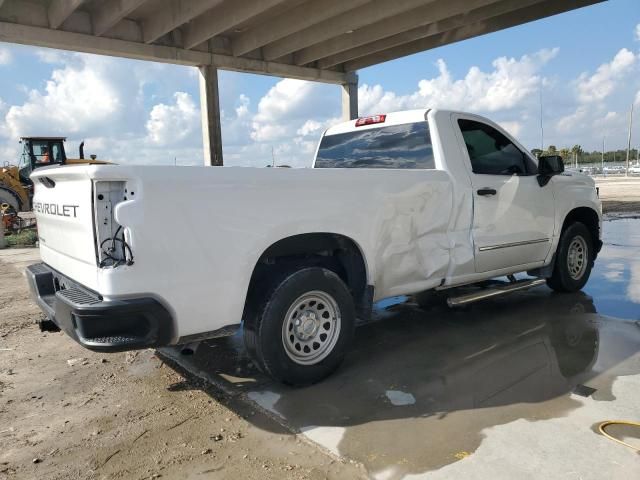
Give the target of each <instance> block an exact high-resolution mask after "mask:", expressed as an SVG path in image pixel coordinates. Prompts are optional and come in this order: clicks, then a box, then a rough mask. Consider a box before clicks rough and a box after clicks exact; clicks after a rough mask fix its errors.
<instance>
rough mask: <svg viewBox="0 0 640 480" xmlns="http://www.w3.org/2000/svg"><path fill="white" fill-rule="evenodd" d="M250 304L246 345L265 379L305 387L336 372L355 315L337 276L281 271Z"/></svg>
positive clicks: (308, 270) (310, 270)
mask: <svg viewBox="0 0 640 480" xmlns="http://www.w3.org/2000/svg"><path fill="white" fill-rule="evenodd" d="M252 302H253V304H252V305H250V306H249V308H248V309H247V315H246V317H247V318H245V321H244V339H245V345H246V348H247V350H248V352H249V354H250V355H251V357H252V359H253V360H254V362H255V363H256V364H257V365H258V367H259V368H260V369H261V370H263V371H264V372H265V373H266V374H268V375H270V376H271V377H273V378H274V379H275V380H278V381H280V382H283V383H287V384H290V385H308V384H312V383H315V382H318V381H320V380H322V379H323V378H325V377H326V376H328V375H329V374H331V373H332V372H333V371H334V370H335V369H336V368H338V366H339V365H340V363H341V362H342V359H343V358H344V354H345V353H346V350H347V348H348V346H349V344H350V342H351V339H352V337H353V331H354V328H355V316H356V314H355V306H354V301H353V297H352V296H351V293H350V292H349V289H348V288H347V286H346V285H345V284H344V282H343V281H342V280H341V279H340V277H338V275H336V274H335V273H334V272H332V271H330V270H327V269H325V268H321V267H306V268H301V269H298V270H293V271H291V270H289V271H288V272H281V273H280V274H278V275H274V276H273V278H272V280H271V281H270V282H269V286H268V288H266V290H265V292H264V294H262V295H260V296H259V297H258V298H255V299H254V300H252Z"/></svg>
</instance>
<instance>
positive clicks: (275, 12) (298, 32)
mask: <svg viewBox="0 0 640 480" xmlns="http://www.w3.org/2000/svg"><path fill="white" fill-rule="evenodd" d="M600 1H602V0H0V41H4V42H12V43H20V44H25V45H36V46H41V47H50V48H59V49H64V50H73V51H78V52H88V53H95V54H102V55H111V56H117V57H127V58H135V59H140V60H151V61H156V62H166V63H174V64H180V65H190V66H196V67H198V68H199V70H200V95H201V103H202V112H203V132H204V133H203V134H204V144H205V145H204V147H205V163H206V164H207V165H222V138H221V133H220V105H219V98H218V69H226V70H235V71H240V72H252V73H260V74H266V75H275V76H279V77H289V78H298V79H304V80H314V81H319V82H327V83H333V84H338V85H341V86H342V99H343V100H342V111H343V116H344V117H345V118H347V119H349V118H355V117H357V116H358V97H357V91H358V77H357V74H356V71H357V70H358V69H360V68H365V67H368V66H371V65H376V64H378V63H381V62H385V61H388V60H393V59H395V58H399V57H403V56H405V55H410V54H412V53H417V52H420V51H424V50H429V49H431V48H436V47H439V46H442V45H446V44H449V43H453V42H457V41H460V40H464V39H467V38H471V37H475V36H478V35H483V34H485V33H489V32H495V31H497V30H502V29H505V28H509V27H512V26H515V25H520V24H523V23H526V22H530V21H533V20H538V19H540V18H544V17H548V16H551V15H555V14H558V13H562V12H566V11H569V10H573V9H576V8H580V7H583V6H586V5H591V4H594V3H598V2H600Z"/></svg>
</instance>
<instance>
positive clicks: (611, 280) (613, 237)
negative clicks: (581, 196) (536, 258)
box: [584, 219, 640, 319]
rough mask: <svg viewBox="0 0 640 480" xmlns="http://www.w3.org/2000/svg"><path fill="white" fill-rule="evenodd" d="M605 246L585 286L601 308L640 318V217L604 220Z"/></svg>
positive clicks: (617, 314)
mask: <svg viewBox="0 0 640 480" xmlns="http://www.w3.org/2000/svg"><path fill="white" fill-rule="evenodd" d="M602 231H603V241H604V247H603V249H602V252H600V254H599V255H598V259H597V260H596V263H595V268H594V270H593V272H592V274H591V278H590V279H589V283H588V284H587V286H586V287H585V289H584V290H585V292H587V293H588V294H590V295H591V296H592V297H593V298H594V303H595V305H596V307H597V309H598V312H599V313H601V314H604V315H611V316H614V317H619V318H628V319H640V219H620V220H611V221H605V222H603V224H602Z"/></svg>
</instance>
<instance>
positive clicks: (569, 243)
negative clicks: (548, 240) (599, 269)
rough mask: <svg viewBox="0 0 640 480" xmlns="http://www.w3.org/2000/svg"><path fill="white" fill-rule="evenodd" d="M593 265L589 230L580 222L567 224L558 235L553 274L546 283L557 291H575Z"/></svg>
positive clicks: (587, 276)
mask: <svg viewBox="0 0 640 480" xmlns="http://www.w3.org/2000/svg"><path fill="white" fill-rule="evenodd" d="M592 267H593V241H592V239H591V232H589V229H588V228H587V227H586V226H585V225H584V224H583V223H580V222H575V223H572V224H571V225H569V226H568V227H567V228H566V229H565V230H564V231H563V232H562V235H561V236H560V242H559V243H558V249H557V250H556V258H555V265H554V268H553V275H552V276H551V277H550V278H548V279H547V285H548V286H549V287H551V288H552V289H553V290H555V291H558V292H575V291H578V290H580V289H581V288H582V287H584V286H585V284H586V283H587V280H589V275H590V274H591V268H592Z"/></svg>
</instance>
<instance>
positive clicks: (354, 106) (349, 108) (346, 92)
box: [342, 74, 358, 122]
mask: <svg viewBox="0 0 640 480" xmlns="http://www.w3.org/2000/svg"><path fill="white" fill-rule="evenodd" d="M356 118H358V75H356V74H353V75H350V76H349V81H348V82H347V83H344V84H342V120H344V121H345V122H346V121H348V120H354V119H356Z"/></svg>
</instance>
